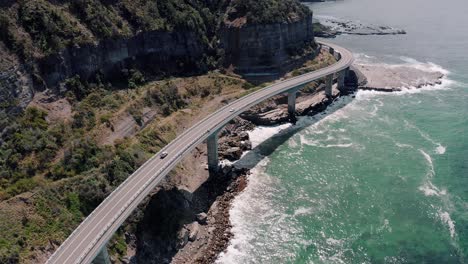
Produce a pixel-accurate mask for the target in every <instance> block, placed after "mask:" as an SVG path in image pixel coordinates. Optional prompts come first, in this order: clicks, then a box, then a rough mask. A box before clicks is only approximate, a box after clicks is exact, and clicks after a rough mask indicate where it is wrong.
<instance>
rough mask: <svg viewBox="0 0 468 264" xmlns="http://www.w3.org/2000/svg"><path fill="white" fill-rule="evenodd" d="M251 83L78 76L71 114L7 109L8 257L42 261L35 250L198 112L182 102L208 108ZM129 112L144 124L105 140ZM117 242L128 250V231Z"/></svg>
mask: <svg viewBox="0 0 468 264" xmlns="http://www.w3.org/2000/svg"><path fill="white" fill-rule="evenodd" d="M137 79H138V78H137ZM244 83H245V82H244V81H242V80H240V79H237V78H234V77H228V76H224V75H221V74H219V73H210V74H208V75H205V76H198V77H188V78H175V79H171V80H164V81H158V82H152V83H149V84H146V85H144V86H138V87H137V88H134V89H128V90H112V89H104V88H103V87H102V86H98V85H96V86H90V85H88V84H83V83H81V81H79V78H74V79H73V80H70V81H69V82H68V85H74V86H75V87H76V89H75V90H73V89H72V90H73V91H74V92H73V93H72V94H71V95H70V96H69V98H70V102H71V103H72V110H73V113H72V114H71V116H70V119H71V120H68V121H67V120H66V119H64V120H62V121H54V122H51V121H50V120H49V113H48V112H46V111H44V110H41V108H38V107H28V108H27V109H26V111H25V112H24V113H22V114H21V115H19V116H17V117H13V116H10V117H8V116H6V115H5V114H4V113H0V117H4V118H0V129H1V130H2V131H3V134H2V136H1V144H0V171H1V174H0V202H2V201H3V203H0V230H8V232H1V234H0V262H1V263H16V262H36V261H35V260H34V256H33V254H35V253H37V252H40V251H41V250H40V248H41V247H47V246H48V244H49V243H55V244H58V243H60V242H61V241H63V240H64V239H65V238H66V237H67V235H68V234H70V233H71V232H72V231H73V229H74V228H75V227H76V226H77V225H78V224H79V222H80V221H82V219H83V217H85V216H86V215H88V214H89V213H91V211H92V210H93V209H94V208H95V207H96V206H98V205H99V203H101V201H102V200H103V199H104V198H105V197H106V196H107V195H108V194H109V193H110V192H111V191H112V190H113V189H114V188H116V186H118V185H119V184H120V183H122V182H123V181H124V180H125V179H126V178H127V177H128V175H130V174H131V173H132V172H134V171H135V170H136V169H137V168H138V167H139V166H140V165H141V164H143V163H144V162H145V161H146V160H147V159H148V158H149V157H151V155H152V154H154V153H156V152H157V151H159V150H160V149H161V148H162V147H163V146H165V145H166V144H167V143H168V142H170V141H171V140H172V139H174V138H175V136H176V131H177V130H179V129H180V128H181V126H183V125H184V124H186V122H188V121H190V120H191V119H192V117H191V116H190V115H187V114H182V111H180V110H181V109H192V110H193V111H201V110H200V109H203V108H204V107H206V102H209V101H211V100H212V99H213V97H214V96H218V95H220V94H221V93H223V92H229V93H233V94H232V97H235V96H236V94H238V93H239V92H241V91H242V90H243V88H242V86H243V85H244ZM83 91H84V92H83ZM75 94H76V95H77V96H76V95H75ZM78 98H79V99H78ZM144 109H152V110H153V111H156V116H155V117H154V120H153V121H152V122H149V123H146V124H144V123H143V122H144V121H143V113H144V111H145V110H144ZM205 111H206V110H205ZM128 114H130V115H131V116H133V117H134V119H135V121H137V124H138V126H139V130H138V132H137V133H136V134H134V135H131V136H128V137H125V138H120V139H117V140H115V142H113V144H111V145H104V144H103V139H105V138H106V137H103V135H104V134H105V133H113V126H114V123H115V122H117V121H116V120H119V119H121V117H122V116H127V115H128ZM137 119H138V120H137ZM180 120H185V121H183V122H181V121H180ZM20 197H21V198H20ZM6 199H9V200H8V202H6V201H5V200H6ZM124 228H132V227H131V226H129V227H127V226H126V227H124ZM44 238H47V239H44ZM49 241H52V242H49ZM110 244H111V248H110V249H111V252H113V253H115V254H117V255H122V254H123V253H124V252H125V250H126V243H125V239H124V235H123V232H121V231H119V233H118V234H116V235H115V237H114V240H113V241H111V243H110Z"/></svg>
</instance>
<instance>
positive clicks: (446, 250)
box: [217, 0, 468, 264]
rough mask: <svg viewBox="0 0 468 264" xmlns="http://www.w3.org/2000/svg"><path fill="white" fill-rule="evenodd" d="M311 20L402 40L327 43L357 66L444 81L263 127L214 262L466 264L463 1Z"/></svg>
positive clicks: (372, 5)
mask: <svg viewBox="0 0 468 264" xmlns="http://www.w3.org/2000/svg"><path fill="white" fill-rule="evenodd" d="M308 6H309V7H310V8H311V9H312V10H313V11H314V15H315V16H316V17H319V18H320V17H322V18H326V17H334V18H338V19H345V20H352V21H359V22H362V23H366V24H377V25H386V26H392V27H396V28H402V29H405V30H406V31H407V33H408V34H407V35H395V36H351V35H342V36H339V37H337V38H336V39H333V40H331V41H332V42H334V43H337V44H339V45H342V46H344V47H347V48H349V49H350V50H351V51H353V52H354V54H355V55H356V59H357V63H362V64H379V65H384V66H388V67H392V65H408V66H411V67H417V68H419V69H423V70H426V71H440V72H443V73H445V74H446V77H445V78H444V80H443V82H442V84H441V85H437V86H434V87H424V88H422V89H418V90H414V89H408V90H404V91H402V92H397V93H380V92H364V91H361V92H358V93H357V94H356V96H355V98H352V97H345V98H341V99H340V100H338V102H336V103H334V104H333V105H332V106H331V107H329V109H328V110H327V111H326V114H324V115H318V116H315V117H304V118H301V119H300V120H299V122H298V124H297V125H296V126H294V127H293V126H291V125H287V124H286V125H282V126H278V127H259V128H257V129H255V130H254V131H252V132H251V138H252V141H253V144H254V146H255V149H254V150H253V151H252V153H250V154H249V157H245V159H244V161H243V162H251V163H254V164H256V165H255V167H254V168H253V169H252V175H250V176H249V185H248V187H247V188H246V189H245V191H244V192H242V193H241V194H240V195H239V196H238V197H237V198H236V199H235V201H234V202H233V207H232V209H231V222H232V224H233V229H232V231H233V234H234V237H233V239H232V240H231V244H230V245H229V247H228V249H227V251H226V252H224V253H222V254H221V255H220V257H219V259H218V260H217V262H218V263H242V264H246V263H468V15H467V14H468V2H467V1H466V0H447V1H434V0H394V1H383V0H345V1H337V2H325V3H313V4H308Z"/></svg>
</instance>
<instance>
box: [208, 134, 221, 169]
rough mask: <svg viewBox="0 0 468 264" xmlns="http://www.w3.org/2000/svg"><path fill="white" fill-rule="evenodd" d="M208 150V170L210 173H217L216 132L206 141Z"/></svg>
mask: <svg viewBox="0 0 468 264" xmlns="http://www.w3.org/2000/svg"><path fill="white" fill-rule="evenodd" d="M206 145H207V149H208V170H209V171H210V173H211V172H217V171H218V168H219V159H218V131H216V132H214V133H213V134H211V135H210V136H209V137H208V139H207V140H206Z"/></svg>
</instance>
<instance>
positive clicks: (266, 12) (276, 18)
mask: <svg viewBox="0 0 468 264" xmlns="http://www.w3.org/2000/svg"><path fill="white" fill-rule="evenodd" d="M310 14H311V11H310V10H309V9H308V8H307V7H305V6H304V5H301V4H300V3H299V2H298V1H296V0H233V1H231V3H230V6H229V8H228V9H227V20H229V21H233V20H235V19H236V18H242V17H245V18H247V23H249V24H263V23H283V22H284V21H290V22H293V21H296V20H298V19H300V18H303V17H306V16H307V15H310Z"/></svg>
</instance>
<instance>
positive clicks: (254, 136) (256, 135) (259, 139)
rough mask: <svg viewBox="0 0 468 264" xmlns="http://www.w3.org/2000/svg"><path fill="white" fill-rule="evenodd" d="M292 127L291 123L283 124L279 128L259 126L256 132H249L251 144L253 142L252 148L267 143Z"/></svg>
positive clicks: (255, 129)
mask: <svg viewBox="0 0 468 264" xmlns="http://www.w3.org/2000/svg"><path fill="white" fill-rule="evenodd" d="M291 126H292V124H291V123H287V124H282V125H278V126H258V127H256V128H254V130H252V131H250V132H249V138H250V142H252V148H255V147H256V146H258V145H260V144H261V143H263V142H265V141H266V140H267V139H269V138H271V137H272V136H275V135H278V134H279V133H280V132H281V131H284V130H286V129H287V128H290V127H291Z"/></svg>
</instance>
